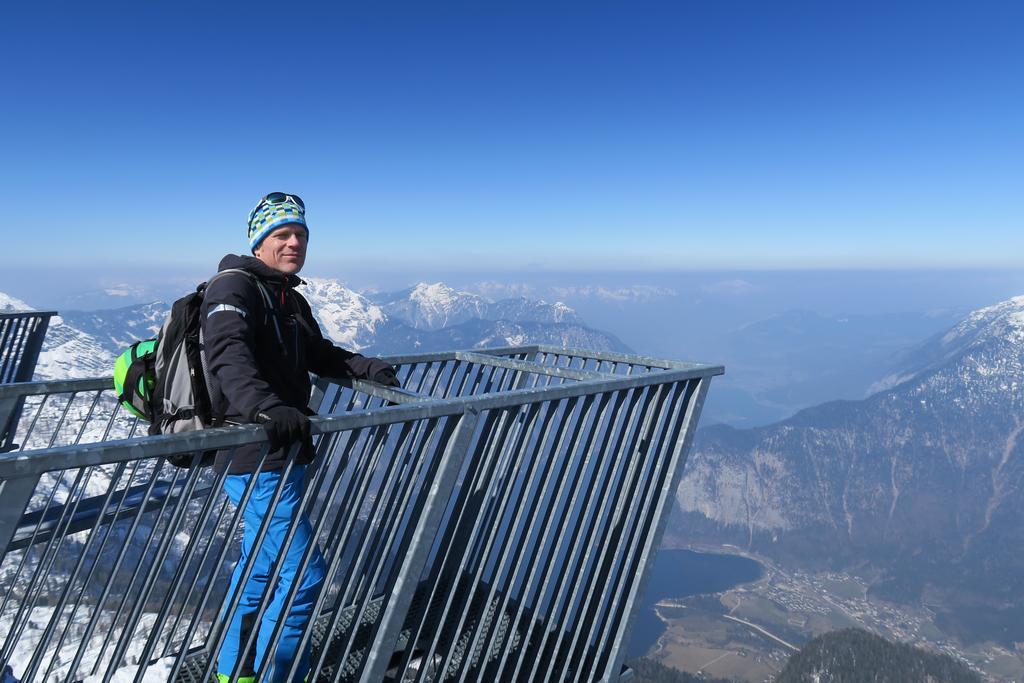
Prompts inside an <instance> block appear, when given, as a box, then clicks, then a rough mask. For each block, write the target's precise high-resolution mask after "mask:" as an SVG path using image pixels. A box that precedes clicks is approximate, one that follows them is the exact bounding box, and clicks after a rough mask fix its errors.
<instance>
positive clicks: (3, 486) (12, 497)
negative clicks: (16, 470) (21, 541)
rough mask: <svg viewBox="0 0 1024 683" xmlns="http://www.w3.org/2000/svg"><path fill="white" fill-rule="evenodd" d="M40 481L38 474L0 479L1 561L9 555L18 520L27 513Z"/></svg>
mask: <svg viewBox="0 0 1024 683" xmlns="http://www.w3.org/2000/svg"><path fill="white" fill-rule="evenodd" d="M38 483H39V475H38V474H30V475H28V476H25V477H17V478H11V479H0V548H3V555H0V561H3V558H4V557H6V556H7V546H9V545H10V544H11V539H12V538H14V533H15V532H16V531H17V530H18V522H20V521H21V516H22V515H23V514H25V508H26V507H28V503H29V501H30V500H32V493H33V492H35V490H36V485H37V484H38ZM40 521H42V520H40ZM26 552H27V551H26Z"/></svg>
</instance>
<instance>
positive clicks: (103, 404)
mask: <svg viewBox="0 0 1024 683" xmlns="http://www.w3.org/2000/svg"><path fill="white" fill-rule="evenodd" d="M387 360H388V361H389V362H392V363H394V364H395V365H397V366H398V368H399V379H400V380H401V383H402V387H401V388H400V389H391V388H386V387H383V386H380V385H375V384H372V383H368V382H361V381H352V382H348V383H341V384H339V383H334V382H330V381H327V380H323V379H321V380H319V381H318V382H317V383H316V388H315V389H314V395H313V397H312V400H311V406H313V407H315V408H316V409H317V412H318V413H319V414H320V416H319V417H317V418H313V424H314V434H315V435H316V436H315V445H316V449H317V453H318V457H317V459H316V460H315V461H314V464H313V465H312V466H310V469H309V470H308V471H307V473H306V487H305V489H304V493H303V497H302V500H301V508H302V510H303V511H304V512H305V513H306V514H307V515H308V516H309V518H310V520H311V522H312V526H313V532H314V534H315V538H316V539H318V541H319V547H320V548H322V549H323V557H324V562H325V565H326V568H327V569H326V573H327V577H326V580H325V583H324V587H323V588H322V589H321V591H320V593H319V596H318V597H317V600H316V603H315V605H314V607H313V616H312V619H311V620H310V621H309V624H308V625H307V626H306V628H305V630H304V631H303V634H302V637H301V642H302V643H303V644H309V643H312V651H313V658H312V674H311V675H310V677H309V679H308V680H310V681H313V680H324V681H326V680H331V681H355V680H359V681H372V682H377V681H383V680H391V681H441V680H459V681H469V680H472V681H504V680H509V681H512V680H527V681H541V680H546V681H568V680H572V681H609V682H610V681H616V680H619V677H620V672H621V671H622V668H623V664H622V663H623V655H624V653H623V645H624V643H625V642H626V635H627V633H628V630H629V622H630V617H631V615H632V613H633V611H634V610H633V608H634V605H635V603H636V601H637V600H638V599H639V597H640V596H641V593H642V589H643V584H644V579H645V577H646V575H647V569H648V567H649V566H650V564H651V560H652V559H653V553H654V551H655V549H656V547H657V543H658V540H659V538H660V536H661V533H662V530H663V526H664V523H665V520H666V518H667V512H668V510H669V507H670V505H671V501H672V499H673V491H674V490H675V488H676V486H677V484H678V479H679V477H680V475H681V473H682V469H683V463H684V461H685V454H686V452H687V449H688V446H689V443H690V440H691V438H692V435H693V432H694V429H695V426H696V423H697V419H698V417H699V414H700V410H701V406H702V404H703V400H704V396H705V395H706V392H707V389H708V383H709V381H710V379H711V377H712V376H714V375H717V374H720V373H721V372H722V368H721V367H720V366H711V365H701V364H693V363H679V362H672V361H662V360H656V359H651V358H641V357H636V356H626V355H620V354H611V353H592V352H585V351H571V350H565V349H557V348H553V347H546V346H529V347H516V348H505V349H496V350H488V351H477V352H453V353H437V354H424V355H412V356H402V357H392V358H388V359H387ZM108 387H109V380H83V381H67V382H46V383H29V384H19V385H11V386H4V387H0V402H2V401H3V400H5V399H8V398H18V399H23V401H24V407H23V411H22V412H23V414H22V417H21V420H20V424H21V427H20V428H19V441H20V443H22V444H24V445H23V446H22V449H21V450H19V451H15V452H10V453H5V454H0V548H5V549H6V551H5V553H4V555H3V558H2V561H0V640H2V643H3V645H2V649H0V669H2V666H3V665H4V664H11V665H12V667H13V668H14V671H15V675H18V676H20V677H22V679H23V680H25V681H29V680H45V681H50V680H64V681H78V680H83V679H88V681H90V683H91V682H92V681H109V680H111V678H112V677H113V676H115V674H116V675H118V676H119V677H120V678H119V680H127V679H130V678H133V679H134V680H136V681H143V680H154V677H155V678H166V679H168V680H182V681H186V680H187V681H209V680H211V677H212V676H213V674H214V669H215V666H216V653H217V652H218V651H219V650H220V648H221V645H222V644H223V642H224V640H225V638H226V632H225V631H226V629H225V624H226V623H227V622H228V621H229V619H230V617H231V616H232V615H233V614H234V612H235V611H237V610H238V603H239V598H238V596H237V595H235V596H234V597H231V598H229V596H228V595H227V584H228V581H227V578H228V576H229V575H230V573H231V570H232V566H233V565H234V563H235V561H236V559H237V557H238V548H239V537H240V529H241V515H240V512H239V508H236V507H235V506H234V505H233V504H232V503H231V502H230V501H229V500H228V499H227V497H226V496H225V495H224V493H223V482H224V479H225V476H226V475H225V474H224V473H222V472H220V473H218V472H216V471H214V470H212V469H210V468H205V467H198V466H194V467H192V468H190V469H179V468H176V467H173V466H171V465H170V464H169V463H168V462H167V460H166V458H167V457H168V456H172V455H180V454H193V457H194V459H195V462H196V463H198V462H199V459H200V458H201V456H202V454H203V452H204V451H209V450H212V449H223V450H228V451H232V450H234V449H236V448H238V447H240V446H243V445H247V444H253V443H264V442H265V436H264V433H263V431H262V430H261V429H260V428H259V427H258V426H253V425H244V426H240V427H231V428H221V429H210V430H205V431H202V432H194V433H188V434H179V435H174V436H158V437H145V438H142V437H141V436H139V435H141V434H142V433H144V429H141V428H140V426H139V425H138V423H137V421H136V420H135V419H134V418H130V417H129V416H128V414H127V413H126V411H124V410H123V409H122V408H121V407H120V406H119V404H118V403H117V401H116V399H114V398H113V396H112V393H113V392H112V390H111V389H109V388H108ZM0 417H2V416H0ZM262 453H263V457H265V456H266V453H267V446H266V445H265V444H264V446H263V450H262ZM293 456H294V450H293ZM292 462H293V461H289V464H288V465H287V467H286V472H287V471H288V470H290V468H291V467H292V466H293V464H292ZM284 479H285V477H282V478H281V480H282V481H284ZM251 481H255V478H251ZM251 491H252V483H250V484H249V486H248V487H247V488H246V491H245V493H244V495H243V496H242V501H241V504H240V505H241V506H244V505H245V504H246V501H247V500H248V497H249V496H250V494H251ZM280 491H281V489H280V487H279V488H278V489H277V492H276V493H275V500H276V496H277V495H280ZM266 527H267V521H264V523H263V524H262V526H261V527H260V528H259V529H258V530H256V537H257V545H258V544H259V542H262V539H263V537H264V536H265V534H266ZM290 543H291V533H289V535H288V536H287V537H286V539H285V541H284V545H285V546H287V545H288V544H290ZM312 553H313V548H312V547H311V548H310V549H309V550H308V551H307V552H306V553H305V555H304V557H303V560H302V567H305V566H306V564H307V563H309V562H310V561H311V557H312ZM253 554H255V553H253ZM282 555H283V552H282ZM250 563H251V562H250V561H246V562H245V563H243V569H242V572H243V581H244V580H245V578H247V577H248V575H249V574H250V573H251V572H252V571H253V568H252V567H251V566H249V564H250ZM279 565H280V563H278V565H275V567H274V568H273V570H272V571H271V576H270V577H269V578H270V580H269V585H273V583H274V581H275V580H276V578H277V577H278V574H279V572H280V570H281V568H280V566H279ZM301 570H302V569H301V568H300V572H301ZM295 583H296V584H298V582H295ZM295 593H296V588H295V587H294V586H293V587H292V589H291V590H290V591H289V592H288V595H287V596H286V598H285V609H284V610H283V611H287V608H288V607H289V606H291V604H292V603H293V602H294V600H295ZM272 598H273V595H272V594H271V591H270V590H269V589H268V590H267V591H266V592H265V594H264V595H263V599H262V601H261V603H260V606H259V608H258V610H257V622H259V617H261V616H262V615H264V614H265V612H266V609H267V607H268V603H269V602H270V600H271V599H272ZM283 621H284V620H283V619H282V620H280V622H278V625H277V627H276V628H275V629H274V631H273V633H272V634H271V636H270V643H269V645H267V647H266V651H268V652H273V651H274V649H275V648H276V645H277V643H278V642H279V641H280V639H281V631H282V627H281V624H282V623H283ZM254 641H255V635H254V636H253V637H252V638H249V642H247V643H243V649H251V648H254V647H255V646H256V645H255V642H254ZM240 659H241V658H240ZM267 666H268V667H269V666H270V665H267ZM297 666H298V663H297V662H295V663H293V664H292V666H291V670H290V671H289V672H287V676H288V679H289V680H302V678H303V676H304V675H305V674H306V672H300V671H296V670H295V669H296V668H297ZM221 673H229V672H221ZM239 673H240V672H239V671H237V670H236V671H233V672H230V674H231V680H237V677H238V676H239ZM268 673H269V672H268V671H267V670H266V669H264V670H263V671H261V674H262V675H267V674H268ZM276 673H277V674H278V675H280V674H282V672H276ZM126 676H127V677H128V678H125V677H126Z"/></svg>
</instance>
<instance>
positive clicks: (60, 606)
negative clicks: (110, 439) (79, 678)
mask: <svg viewBox="0 0 1024 683" xmlns="http://www.w3.org/2000/svg"><path fill="white" fill-rule="evenodd" d="M125 467H126V465H125V463H123V462H122V463H118V464H117V466H116V467H115V472H114V474H113V476H111V478H110V486H108V487H107V492H106V494H105V495H104V496H103V503H102V505H101V506H100V510H99V512H98V513H97V515H96V521H95V522H94V523H93V526H92V528H91V529H90V530H89V537H88V539H87V540H86V542H85V547H84V548H83V549H82V552H81V554H80V555H79V556H78V561H77V562H76V563H75V567H74V569H73V570H72V571H71V574H70V575H69V576H68V577H67V578H66V579H65V580H64V589H63V590H62V591H61V595H60V598H58V600H57V607H56V608H55V609H54V618H53V619H51V620H50V623H49V624H47V626H46V630H45V631H44V633H43V636H42V637H41V638H40V639H39V643H40V645H42V644H43V643H46V644H47V645H48V644H49V642H50V638H51V637H52V631H53V629H54V628H56V626H57V622H58V621H59V620H60V615H61V613H62V612H63V611H64V606H65V604H66V601H67V596H68V591H69V590H71V586H72V585H74V583H75V581H76V580H77V579H78V574H79V572H81V570H82V566H83V565H84V564H85V560H86V557H88V555H89V550H90V548H91V547H92V545H93V542H94V541H95V540H96V536H97V533H96V532H97V530H98V529H99V527H100V526H101V525H102V522H103V518H104V515H105V514H106V512H107V508H108V507H109V505H110V500H111V498H113V496H114V491H115V490H116V489H117V484H118V482H119V481H120V480H121V475H122V474H124V470H125ZM122 502H124V496H122V497H121V500H120V501H119V503H118V507H120V503H122ZM113 526H114V525H113V523H111V524H108V525H107V530H106V532H105V533H104V534H103V538H102V539H101V541H100V547H99V550H98V551H97V552H96V557H95V559H94V560H93V563H92V567H91V568H90V570H89V573H88V574H87V575H86V579H85V581H84V582H83V583H82V587H81V589H80V590H79V591H78V597H77V599H75V601H74V604H73V605H72V608H71V613H70V614H69V615H68V620H67V623H66V624H65V626H64V629H63V631H62V632H61V634H60V638H58V639H57V645H56V646H54V647H53V648H52V651H53V652H54V653H58V654H59V653H60V649H61V647H62V646H63V645H64V640H65V639H66V638H67V635H68V632H69V631H70V630H71V626H72V624H73V623H74V621H75V613H76V612H78V608H79V607H80V606H81V603H82V598H83V597H84V595H85V592H86V589H87V588H88V586H89V579H90V578H91V577H92V573H93V570H94V569H95V568H96V565H97V564H98V563H99V561H100V557H102V553H103V548H104V547H105V546H106V544H107V537H108V536H109V535H110V530H111V529H112V528H113ZM57 659H58V657H56V656H54V657H52V658H51V659H50V666H49V667H47V669H46V673H45V674H44V675H43V680H50V671H51V669H52V668H53V665H54V663H55V662H56V661H57Z"/></svg>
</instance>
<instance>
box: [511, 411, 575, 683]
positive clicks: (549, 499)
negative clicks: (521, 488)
mask: <svg viewBox="0 0 1024 683" xmlns="http://www.w3.org/2000/svg"><path fill="white" fill-rule="evenodd" d="M570 401H571V405H570V406H567V407H566V409H565V411H564V413H563V414H562V419H561V424H560V426H559V432H558V438H557V439H556V440H555V443H554V444H553V445H552V448H551V449H549V452H548V464H547V467H546V469H545V472H544V480H543V482H542V483H541V485H540V487H539V488H538V498H539V500H538V501H537V504H535V505H533V506H531V507H532V510H531V514H530V517H529V519H528V520H527V522H526V529H527V530H532V531H531V533H532V535H534V536H535V538H536V544H535V545H534V546H533V552H532V553H531V555H530V557H529V558H528V559H527V561H526V568H525V569H526V575H525V577H524V579H523V589H522V593H521V596H520V600H519V608H518V609H517V610H516V611H515V616H514V617H513V618H512V619H511V621H510V623H511V624H513V627H515V625H517V624H519V623H520V622H521V621H522V619H523V615H524V614H525V613H526V612H527V603H528V602H529V596H530V592H531V590H530V587H531V585H533V581H534V577H535V574H536V570H537V568H538V566H540V564H539V560H540V558H541V556H542V553H543V549H544V546H545V544H546V542H547V540H548V534H549V532H550V531H551V520H552V517H553V515H552V513H553V511H554V509H555V506H556V505H557V504H558V500H559V498H560V494H561V492H562V485H563V484H564V483H565V473H566V472H567V471H568V470H569V467H568V465H569V458H567V457H562V453H563V449H564V447H565V438H566V434H567V432H569V431H570V427H571V426H574V427H575V429H572V430H571V431H572V434H571V436H570V437H569V441H570V443H569V446H568V449H567V452H568V453H572V451H573V449H574V447H575V441H576V439H577V437H578V435H579V433H580V429H579V428H580V427H581V426H582V425H581V420H582V419H583V417H584V416H585V415H586V413H587V411H588V410H589V409H590V406H591V404H592V402H593V395H590V396H587V397H585V398H584V400H583V401H582V402H581V401H580V400H579V399H578V398H573V399H570ZM552 476H553V477H554V479H555V491H549V486H550V483H551V480H552ZM528 545H529V543H526V544H525V545H524V548H525V547H526V546H528ZM520 568H521V565H517V567H516V571H517V572H518V571H519V569H520ZM514 582H515V576H513V581H512V583H513V584H514ZM509 595H511V590H509V591H508V594H506V596H505V601H504V602H503V604H502V610H504V609H505V603H507V601H508V598H509ZM539 599H540V596H539V594H538V596H537V601H538V602H539ZM531 612H532V610H531ZM534 621H535V619H533V618H530V619H529V621H528V624H529V626H528V627H527V628H528V629H529V627H530V626H532V625H533V623H534ZM513 640H514V639H513V638H506V639H505V645H504V647H503V648H502V655H501V658H500V660H499V662H498V669H497V671H496V672H495V674H494V676H495V679H496V680H501V679H502V674H503V673H504V669H505V666H506V663H507V661H508V657H509V655H510V654H511V652H512V643H513ZM521 642H522V645H523V651H522V652H521V653H520V657H523V656H525V654H526V652H525V648H526V647H527V645H528V644H529V640H528V639H526V638H524V639H523V640H522V641H521Z"/></svg>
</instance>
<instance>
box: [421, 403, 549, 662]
mask: <svg viewBox="0 0 1024 683" xmlns="http://www.w3.org/2000/svg"><path fill="white" fill-rule="evenodd" d="M541 406H542V404H538V403H534V404H530V405H529V406H528V408H527V416H526V423H525V425H524V426H523V427H522V428H520V429H519V430H518V433H517V435H516V441H515V445H514V446H512V447H507V446H508V443H507V442H506V443H504V444H502V445H504V446H506V448H501V449H500V450H499V457H498V458H497V461H498V462H496V464H495V469H494V470H493V471H492V475H491V477H490V478H489V480H488V481H487V489H486V493H485V494H484V498H485V499H488V500H491V501H493V499H494V497H496V496H497V495H498V494H499V493H500V492H501V491H502V489H503V487H505V486H509V487H511V482H512V481H514V479H515V476H514V474H513V475H512V476H507V475H508V474H509V470H510V469H511V465H512V461H513V459H514V458H513V454H514V453H518V452H519V451H520V449H522V446H523V443H524V442H525V440H526V439H527V438H528V436H529V435H530V434H532V432H533V427H534V426H535V425H536V420H537V416H538V415H539V414H540V410H541ZM484 509H485V511H486V512H485V514H484V515H483V516H477V519H476V522H475V524H473V531H472V534H471V536H470V541H469V543H468V544H467V545H466V546H465V548H466V550H465V551H464V552H463V558H462V562H461V563H460V567H459V576H461V574H462V573H463V572H464V571H466V570H467V569H468V568H469V566H470V564H471V563H472V560H473V556H474V552H473V549H474V548H476V547H479V544H481V543H485V544H486V545H485V546H484V548H485V549H486V548H489V546H490V543H491V542H492V540H493V536H494V534H493V533H492V534H488V536H487V537H484V534H487V530H488V529H490V528H495V529H496V527H495V526H493V525H494V523H497V522H499V521H500V512H501V508H500V506H499V505H497V504H493V503H492V505H490V506H488V507H485V508H484ZM489 522H491V523H489ZM485 569H486V552H485V553H484V554H483V556H481V558H480V562H479V563H478V566H477V568H476V571H475V572H474V574H473V579H472V581H471V582H470V585H469V589H468V595H469V596H470V597H472V595H473V594H474V592H475V591H476V590H477V588H478V586H479V585H480V581H481V579H482V577H483V574H484V571H485ZM485 610H486V606H485ZM469 616H470V610H469V604H467V605H466V606H465V608H463V609H462V613H461V615H460V616H459V618H458V621H457V622H456V623H457V626H456V627H455V630H454V631H453V633H461V632H462V630H463V629H464V628H465V627H466V624H467V620H468V619H469ZM477 628H481V626H480V625H478V627H477ZM471 652H472V650H471V649H467V651H466V654H465V656H464V657H463V658H462V662H461V666H460V667H459V670H460V672H461V671H466V670H467V666H468V664H469V661H470V660H471V659H472V657H471ZM454 654H455V651H454V648H452V649H451V650H450V651H449V652H448V654H447V656H446V657H445V659H444V663H443V664H442V666H441V670H442V671H447V670H448V667H449V666H450V665H451V663H452V656H453V655H454Z"/></svg>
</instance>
